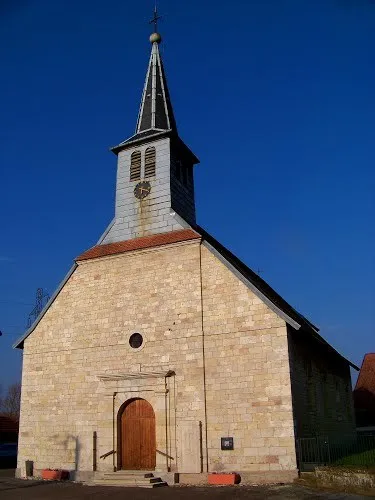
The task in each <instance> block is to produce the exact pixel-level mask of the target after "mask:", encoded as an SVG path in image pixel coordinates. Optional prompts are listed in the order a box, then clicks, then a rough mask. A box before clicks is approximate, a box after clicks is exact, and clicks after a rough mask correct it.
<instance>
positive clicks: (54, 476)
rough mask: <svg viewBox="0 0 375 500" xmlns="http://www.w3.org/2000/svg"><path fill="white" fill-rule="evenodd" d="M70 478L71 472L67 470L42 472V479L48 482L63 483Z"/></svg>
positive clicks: (44, 470)
mask: <svg viewBox="0 0 375 500" xmlns="http://www.w3.org/2000/svg"><path fill="white" fill-rule="evenodd" d="M68 478H69V472H68V471H67V470H62V469H57V470H52V469H43V470H42V479H46V480H48V481H61V480H63V479H68Z"/></svg>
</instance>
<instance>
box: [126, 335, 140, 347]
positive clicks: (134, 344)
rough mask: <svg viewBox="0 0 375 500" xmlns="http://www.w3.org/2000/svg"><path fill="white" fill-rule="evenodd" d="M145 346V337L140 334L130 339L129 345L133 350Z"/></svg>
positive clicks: (131, 336)
mask: <svg viewBox="0 0 375 500" xmlns="http://www.w3.org/2000/svg"><path fill="white" fill-rule="evenodd" d="M142 344H143V337H142V335H141V334H140V333H133V335H130V338H129V345H130V347H132V348H133V349H139V348H140V347H141V345H142Z"/></svg>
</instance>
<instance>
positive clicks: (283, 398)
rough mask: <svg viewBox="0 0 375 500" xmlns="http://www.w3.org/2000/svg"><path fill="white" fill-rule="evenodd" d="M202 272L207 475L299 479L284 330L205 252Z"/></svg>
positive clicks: (286, 343) (242, 286)
mask: <svg viewBox="0 0 375 500" xmlns="http://www.w3.org/2000/svg"><path fill="white" fill-rule="evenodd" d="M202 269H203V273H202V275H203V307H204V339H205V353H204V355H205V365H206V394H207V431H208V432H207V434H208V461H209V469H210V470H211V471H233V470H238V471H252V472H254V471H258V472H259V471H262V472H268V471H293V470H294V471H295V469H296V461H295V444H294V430H293V416H292V401H291V387H290V376H289V363H288V342H287V331H286V325H285V322H284V321H283V320H282V319H280V318H279V317H278V316H277V315H276V314H275V313H274V312H273V311H271V310H270V309H269V308H268V307H267V306H266V305H265V304H264V303H263V302H262V301H261V300H260V299H259V298H258V297H257V296H255V295H254V293H253V292H252V291H250V290H249V289H248V288H247V287H246V285H244V284H243V283H242V282H241V281H240V280H239V279H238V278H237V277H236V276H235V275H234V274H233V273H232V272H231V271H229V270H228V268H227V267H226V266H225V265H224V264H223V263H222V262H220V261H219V260H218V259H217V258H216V257H215V256H214V255H213V254H212V253H211V252H210V251H209V250H208V249H207V248H205V247H203V248H202ZM228 436H229V437H233V438H234V450H232V451H231V450H221V441H220V438H221V437H228ZM279 477H280V476H279Z"/></svg>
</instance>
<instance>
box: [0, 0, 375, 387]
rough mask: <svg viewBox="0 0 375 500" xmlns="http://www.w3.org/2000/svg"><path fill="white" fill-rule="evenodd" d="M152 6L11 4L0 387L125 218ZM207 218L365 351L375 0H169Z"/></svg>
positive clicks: (7, 10) (329, 333)
mask: <svg viewBox="0 0 375 500" xmlns="http://www.w3.org/2000/svg"><path fill="white" fill-rule="evenodd" d="M152 8H153V5H152V1H151V0H139V1H137V2H124V1H123V0H111V1H110V2H103V1H101V0H80V1H79V2H76V1H73V0H54V1H53V2H51V1H50V0H3V1H2V2H1V5H0V63H1V68H2V76H1V78H0V96H1V98H0V102H1V131H0V166H1V172H0V176H1V177H0V186H1V199H0V224H1V234H0V330H1V331H2V332H3V336H2V337H0V384H2V385H3V386H4V387H6V385H7V384H8V383H11V382H14V381H16V380H17V379H18V378H19V376H20V366H21V352H20V351H14V350H12V349H11V345H12V343H13V342H14V341H15V339H16V338H17V336H19V335H20V334H22V333H23V331H24V327H25V324H26V321H27V316H28V314H29V312H30V310H31V309H32V308H33V303H34V301H35V292H36V288H37V287H43V288H45V289H47V290H48V291H49V292H50V293H52V292H53V291H54V289H55V288H56V286H57V285H58V283H59V282H60V281H61V279H62V278H63V277H64V275H65V273H66V272H67V271H68V269H69V268H70V266H71V264H72V261H73V259H74V257H75V256H77V255H79V254H80V253H81V252H82V251H83V250H85V249H87V248H89V247H90V246H92V245H93V244H95V242H96V240H97V239H98V237H99V236H100V234H101V233H102V231H103V230H104V229H105V227H106V226H107V224H108V223H109V221H110V220H111V218H112V216H113V212H114V187H115V172H116V158H115V156H114V155H113V154H112V153H110V152H109V151H108V148H109V147H110V146H112V145H114V144H117V143H118V142H120V141H121V140H123V139H124V138H126V137H128V136H129V135H131V134H132V133H133V130H134V127H135V122H136V116H137V110H138V105H139V100H140V96H141V90H142V86H143V81H144V76H145V70H146V66H147V62H148V57H149V51H150V46H149V43H148V35H149V33H150V27H149V25H148V24H147V20H148V19H149V18H150V17H151V16H152ZM159 8H160V11H161V13H162V14H165V17H164V19H163V21H162V22H161V24H160V31H161V32H162V35H163V37H164V43H163V44H162V49H161V50H162V55H163V58H164V63H165V66H166V71H167V77H168V80H169V86H170V90H171V95H172V101H173V105H174V108H175V113H176V117H177V120H178V125H179V131H180V134H181V136H182V138H183V139H184V140H185V142H187V144H188V145H189V146H190V147H191V148H192V149H193V151H194V152H195V153H196V154H197V155H198V157H199V158H200V160H201V164H200V165H198V166H197V168H196V177H195V179H196V202H197V212H198V222H199V223H200V224H201V225H202V226H203V227H205V228H206V229H207V230H208V231H209V232H211V233H212V234H213V235H214V236H215V237H216V238H218V239H219V240H220V241H221V242H222V243H223V244H224V245H226V246H227V247H229V248H230V249H231V250H232V251H233V252H235V253H236V254H237V255H238V256H239V257H240V258H242V259H243V260H244V261H245V262H246V263H247V264H248V265H249V266H250V267H252V268H253V269H254V270H258V269H260V270H261V275H262V277H263V278H264V279H266V280H267V281H268V282H269V283H270V284H271V286H273V287H274V288H275V289H276V290H277V291H278V292H279V293H280V294H281V295H283V297H284V298H285V299H286V300H288V301H289V302H290V303H291V304H292V305H293V306H294V307H296V308H297V309H298V310H300V311H301V312H302V313H303V314H304V315H305V316H307V317H308V318H309V319H310V320H311V321H312V322H314V323H315V324H317V325H318V326H319V327H320V328H321V333H322V335H323V336H324V337H325V338H326V339H327V340H328V341H329V342H331V343H332V344H333V346H334V347H335V348H337V349H338V350H339V351H340V352H341V353H342V354H344V355H345V356H347V357H349V358H350V359H351V360H352V361H353V362H355V363H361V360H362V357H363V355H364V353H365V352H369V351H374V350H375V347H374V339H375V335H374V333H375V332H374V330H375V328H374V327H375V307H374V304H375V285H374V283H375V257H374V249H375V224H374V216H375V202H374V192H375V174H374V164H375V162H374V160H375V153H374V116H375V115H374V111H375V93H374V85H375V84H374V80H375V66H374V64H373V54H374V49H375V34H374V33H375V31H374V26H375V3H374V2H372V1H370V0H311V1H309V0H258V1H248V0H247V1H245V0H242V1H240V0H233V1H232V2H230V3H228V2H224V1H220V0H219V1H218V0H215V1H214V0H205V1H204V2H202V1H201V0H200V1H198V0H189V2H187V1H186V2H182V1H181V2H175V1H172V0H160V7H159Z"/></svg>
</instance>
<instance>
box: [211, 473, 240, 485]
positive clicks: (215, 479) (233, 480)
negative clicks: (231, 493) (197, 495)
mask: <svg viewBox="0 0 375 500" xmlns="http://www.w3.org/2000/svg"><path fill="white" fill-rule="evenodd" d="M240 482H241V476H240V475H239V474H236V473H235V472H226V473H222V474H221V473H218V474H215V473H213V474H208V484H239V483H240Z"/></svg>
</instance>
